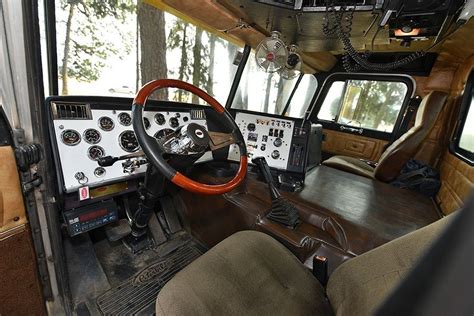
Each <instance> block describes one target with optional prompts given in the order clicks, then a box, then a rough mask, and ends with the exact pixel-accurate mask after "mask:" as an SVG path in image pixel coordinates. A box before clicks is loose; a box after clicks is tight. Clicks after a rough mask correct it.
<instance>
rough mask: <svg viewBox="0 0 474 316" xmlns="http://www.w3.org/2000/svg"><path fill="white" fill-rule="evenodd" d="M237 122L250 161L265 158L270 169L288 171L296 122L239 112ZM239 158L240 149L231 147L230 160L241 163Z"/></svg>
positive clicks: (236, 117)
mask: <svg viewBox="0 0 474 316" xmlns="http://www.w3.org/2000/svg"><path fill="white" fill-rule="evenodd" d="M235 122H236V123H237V125H238V126H239V128H240V131H241V132H242V136H243V137H244V140H245V143H246V145H247V154H248V157H249V158H250V159H252V158H253V157H259V156H263V157H265V158H266V160H267V163H268V165H269V166H270V167H272V168H277V169H283V170H287V168H288V162H289V160H290V149H291V142H292V138H293V132H294V129H295V126H294V125H295V122H294V121H291V120H286V119H281V118H274V117H268V116H264V115H257V114H250V113H240V112H238V113H237V114H236V116H235ZM239 157H240V154H239V148H238V147H237V146H235V145H232V146H230V148H229V156H228V158H229V160H234V161H239Z"/></svg>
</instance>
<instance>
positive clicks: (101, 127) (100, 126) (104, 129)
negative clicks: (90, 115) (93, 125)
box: [97, 116, 115, 132]
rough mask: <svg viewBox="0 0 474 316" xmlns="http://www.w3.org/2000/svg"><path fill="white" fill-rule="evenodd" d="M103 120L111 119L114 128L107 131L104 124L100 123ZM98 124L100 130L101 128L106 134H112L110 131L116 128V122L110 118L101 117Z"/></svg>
mask: <svg viewBox="0 0 474 316" xmlns="http://www.w3.org/2000/svg"><path fill="white" fill-rule="evenodd" d="M103 119H109V120H110V121H111V122H112V127H111V128H110V129H106V128H104V127H103V126H102V124H101V123H100V122H101V121H102V120H103ZM97 124H98V125H99V128H100V129H101V130H103V131H106V132H110V131H111V130H113V129H114V127H115V122H114V120H113V119H112V118H111V117H109V116H101V117H100V118H99V119H98V120H97Z"/></svg>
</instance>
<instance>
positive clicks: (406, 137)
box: [374, 91, 448, 182]
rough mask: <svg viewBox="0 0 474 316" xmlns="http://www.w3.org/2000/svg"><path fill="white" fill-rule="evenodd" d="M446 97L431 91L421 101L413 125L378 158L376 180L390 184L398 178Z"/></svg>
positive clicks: (431, 124) (429, 129)
mask: <svg viewBox="0 0 474 316" xmlns="http://www.w3.org/2000/svg"><path fill="white" fill-rule="evenodd" d="M447 97H448V94H447V93H445V92H441V91H432V92H430V93H429V94H428V95H427V96H426V97H425V98H424V99H423V101H422V102H421V104H420V107H419V108H418V111H417V113H416V119H415V125H413V127H412V128H410V129H409V130H408V131H407V132H406V133H405V134H403V135H402V136H401V137H400V138H399V139H397V140H396V141H394V142H393V143H392V144H391V145H390V146H389V147H388V148H387V149H386V150H385V151H384V153H383V154H382V156H381V157H380V159H379V161H378V165H377V167H376V168H375V173H374V176H375V178H376V179H378V180H380V181H383V182H390V181H392V180H394V179H395V178H396V177H397V176H398V174H399V173H400V170H402V168H403V166H404V165H405V163H406V162H407V161H408V160H410V159H411V158H413V157H414V156H415V154H416V152H417V150H418V148H419V146H420V144H421V143H422V142H423V141H424V140H425V138H426V137H427V136H428V135H429V133H430V131H431V129H432V128H433V126H434V125H435V122H436V119H437V118H438V116H439V113H440V112H441V110H442V108H443V106H444V104H445V103H446V100H447Z"/></svg>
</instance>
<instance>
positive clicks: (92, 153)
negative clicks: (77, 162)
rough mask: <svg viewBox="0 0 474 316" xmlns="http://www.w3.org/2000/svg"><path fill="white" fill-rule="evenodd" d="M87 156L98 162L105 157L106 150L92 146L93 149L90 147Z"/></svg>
mask: <svg viewBox="0 0 474 316" xmlns="http://www.w3.org/2000/svg"><path fill="white" fill-rule="evenodd" d="M87 156H88V157H89V158H90V159H91V160H94V161H97V160H99V158H101V157H104V156H105V150H104V148H102V147H100V146H97V145H95V146H91V147H89V149H88V150H87Z"/></svg>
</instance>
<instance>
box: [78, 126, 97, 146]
mask: <svg viewBox="0 0 474 316" xmlns="http://www.w3.org/2000/svg"><path fill="white" fill-rule="evenodd" d="M82 137H83V138H84V140H85V141H86V143H88V144H91V145H95V144H97V143H98V142H100V139H101V138H102V136H100V133H99V131H98V130H96V129H94V128H89V129H86V131H85V132H84V134H82Z"/></svg>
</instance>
